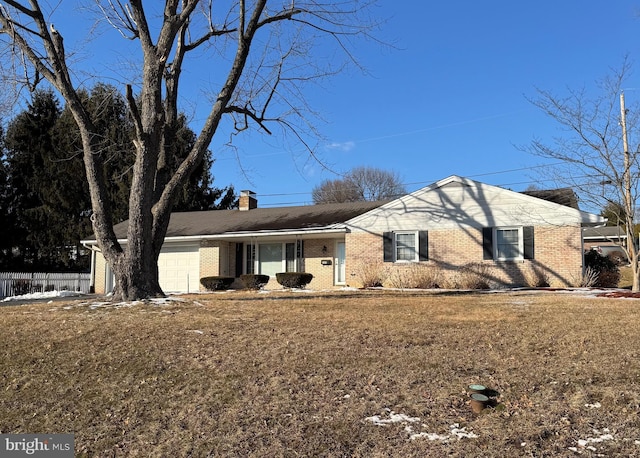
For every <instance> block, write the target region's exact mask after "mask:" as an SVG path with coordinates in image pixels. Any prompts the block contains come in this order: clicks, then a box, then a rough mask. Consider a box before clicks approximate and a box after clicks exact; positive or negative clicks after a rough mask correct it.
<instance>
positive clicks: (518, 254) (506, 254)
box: [482, 226, 534, 261]
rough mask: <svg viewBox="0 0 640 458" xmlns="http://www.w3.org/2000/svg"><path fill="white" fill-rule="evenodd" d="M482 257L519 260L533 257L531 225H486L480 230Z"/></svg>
mask: <svg viewBox="0 0 640 458" xmlns="http://www.w3.org/2000/svg"><path fill="white" fill-rule="evenodd" d="M482 238H483V240H482V245H483V250H484V259H493V260H496V261H521V260H523V259H533V255H534V243H533V227H531V226H517V227H515V226H514V227H486V228H484V229H483V231H482Z"/></svg>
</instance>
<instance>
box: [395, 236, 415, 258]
mask: <svg viewBox="0 0 640 458" xmlns="http://www.w3.org/2000/svg"><path fill="white" fill-rule="evenodd" d="M417 238H418V237H417V234H416V232H397V233H396V245H395V259H396V261H417V260H418V243H417Z"/></svg>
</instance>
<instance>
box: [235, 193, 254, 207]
mask: <svg viewBox="0 0 640 458" xmlns="http://www.w3.org/2000/svg"><path fill="white" fill-rule="evenodd" d="M238 208H239V209H240V211H247V210H252V209H254V208H258V199H256V193H255V192H253V191H240V199H239V201H238Z"/></svg>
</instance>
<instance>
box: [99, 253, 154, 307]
mask: <svg viewBox="0 0 640 458" xmlns="http://www.w3.org/2000/svg"><path fill="white" fill-rule="evenodd" d="M107 262H109V264H110V265H111V269H112V271H113V275H114V277H115V285H114V290H113V300H115V301H133V300H139V299H146V298H152V297H164V296H165V294H164V292H163V291H162V288H161V287H160V283H159V281H158V267H157V266H158V257H157V256H156V255H154V256H149V257H147V256H143V257H140V256H135V255H133V254H132V253H131V252H130V251H129V249H128V246H127V248H125V252H124V253H122V255H120V256H118V257H117V259H115V260H113V261H109V260H107Z"/></svg>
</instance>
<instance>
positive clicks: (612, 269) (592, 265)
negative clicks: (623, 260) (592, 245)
mask: <svg viewBox="0 0 640 458" xmlns="http://www.w3.org/2000/svg"><path fill="white" fill-rule="evenodd" d="M584 265H585V267H586V268H587V269H591V270H592V271H594V272H597V274H598V278H597V280H595V282H593V285H592V286H594V287H596V288H616V287H617V286H618V282H619V281H620V269H619V268H618V266H617V264H616V263H615V262H614V261H612V260H611V259H610V258H608V257H606V256H602V255H600V254H599V253H598V252H597V251H595V250H588V251H587V252H586V253H585V254H584Z"/></svg>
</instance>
